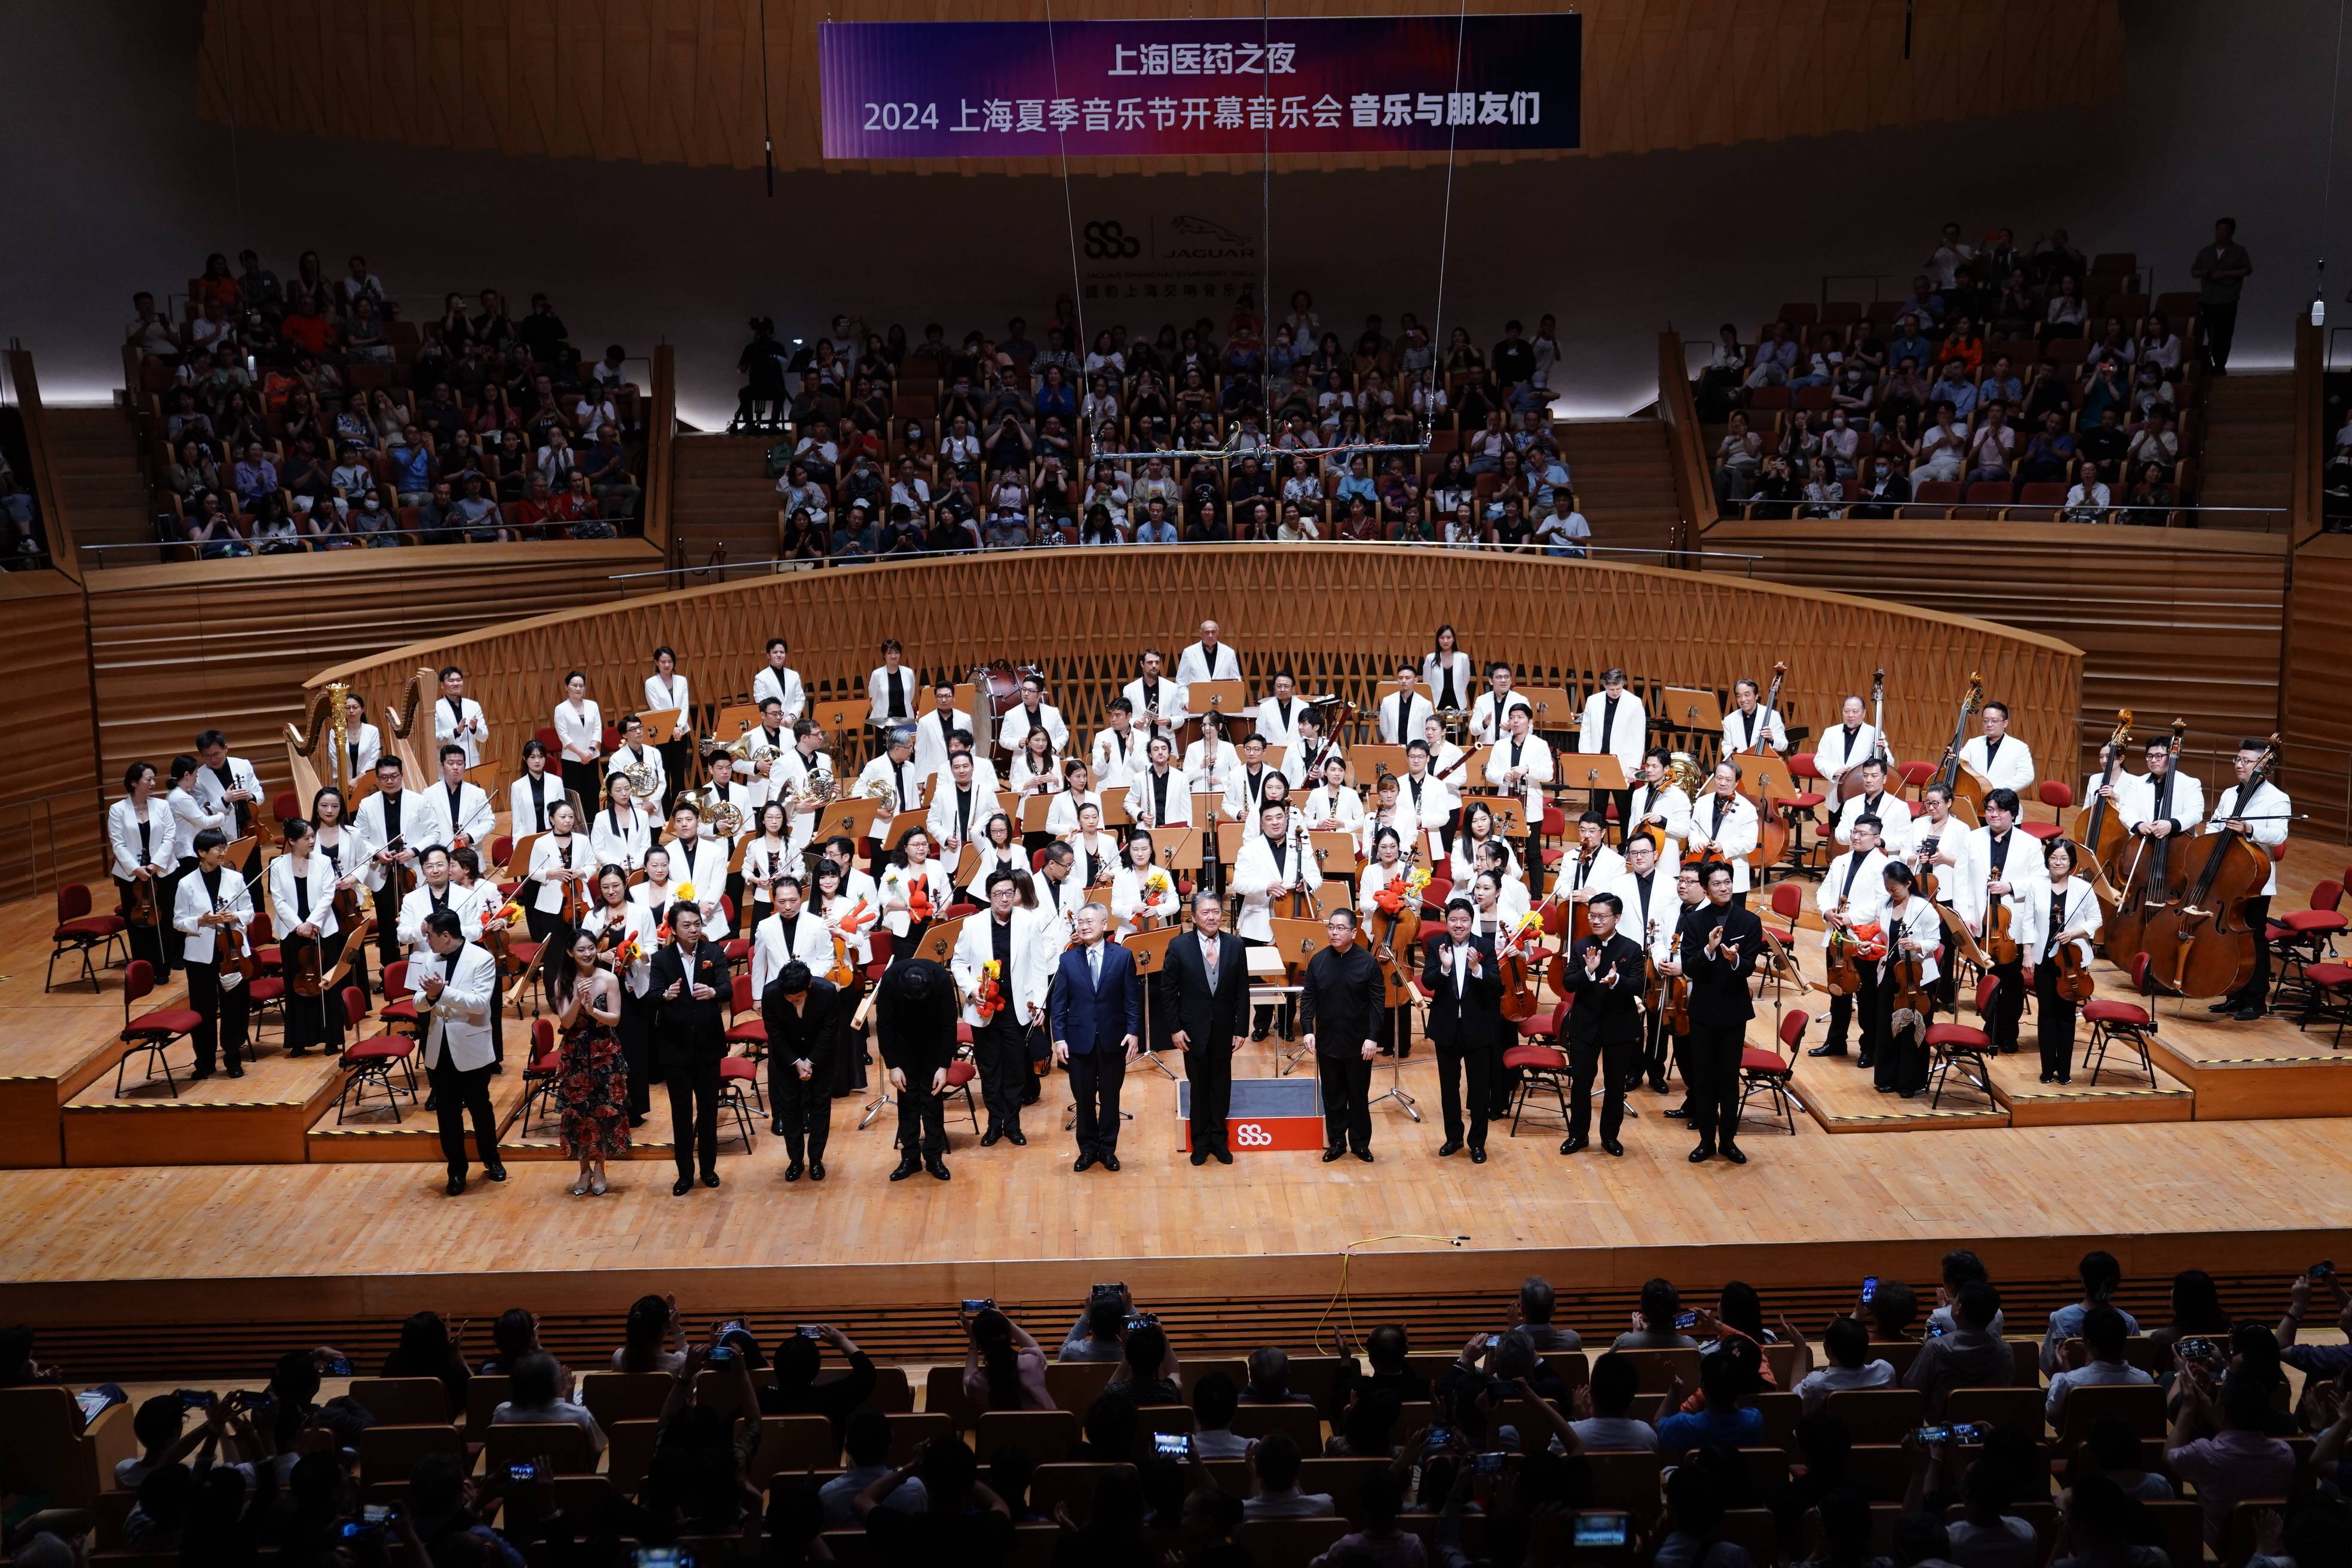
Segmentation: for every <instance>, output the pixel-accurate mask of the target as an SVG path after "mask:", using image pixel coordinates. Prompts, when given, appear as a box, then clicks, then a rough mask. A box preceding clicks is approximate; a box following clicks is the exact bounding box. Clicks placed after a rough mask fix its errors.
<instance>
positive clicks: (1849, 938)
mask: <svg viewBox="0 0 2352 1568" xmlns="http://www.w3.org/2000/svg"><path fill="white" fill-rule="evenodd" d="M1860 798H1861V797H1860V796H1856V797H1855V799H1856V800H1857V801H1858V800H1859V799H1860ZM1878 827H1879V822H1878V818H1877V817H1875V816H1870V815H1868V814H1864V815H1861V816H1856V817H1854V819H1853V822H1852V823H1851V824H1850V825H1848V827H1847V831H1846V832H1845V833H1844V835H1843V837H1844V838H1845V841H1846V842H1847V844H1848V845H1849V846H1851V847H1849V848H1848V849H1847V850H1846V851H1845V853H1843V854H1842V855H1840V856H1839V857H1838V858H1836V859H1834V860H1832V861H1831V862H1830V865H1829V869H1828V870H1827V871H1825V872H1823V873H1822V879H1821V884H1820V886H1818V887H1816V888H1815V889H1813V901H1814V903H1815V905H1816V906H1817V907H1818V908H1819V909H1820V910H1821V913H1822V973H1824V974H1826V973H1828V972H1829V952H1830V944H1831V942H1832V940H1835V941H1838V942H1842V943H1843V944H1844V945H1845V946H1846V947H1847V948H1848V949H1851V948H1852V947H1853V944H1854V943H1855V942H1856V941H1857V940H1858V939H1857V938H1855V937H1854V935H1853V931H1854V928H1856V927H1857V926H1866V925H1876V924H1877V923H1878V916H1879V911H1880V910H1883V909H1884V908H1885V905H1886V867H1887V864H1888V861H1887V858H1886V852H1885V850H1883V849H1881V848H1880V847H1878ZM1853 962H1854V966H1855V969H1856V970H1857V971H1860V970H1861V969H1862V968H1863V967H1864V961H1863V960H1861V959H1859V958H1857V959H1855V960H1854V961H1853ZM1859 995H1860V993H1859V992H1858V991H1856V992H1842V991H1836V990H1832V992H1831V994H1830V1024H1829V1033H1828V1034H1827V1035H1826V1036H1825V1037H1823V1038H1822V1043H1821V1044H1820V1045H1818V1046H1815V1047H1813V1048H1812V1049H1811V1050H1810V1051H1808V1052H1806V1053H1805V1054H1806V1055H1807V1056H1814V1057H1843V1056H1844V1055H1845V1041H1846V1034H1847V1031H1848V1030H1849V1029H1851V1028H1852V1027H1853V1015H1854V1004H1855V1000H1856V997H1857V996H1859ZM1860 999H1861V1003H1862V1065H1863V1066H1864V1068H1869V1067H1873V1066H1874V1065H1875V1064H1876V1062H1877V1060H1878V1045H1879V1041H1878V1009H1877V1008H1876V1007H1875V1006H1874V1005H1873V998H1871V997H1869V996H1861V997H1860Z"/></svg>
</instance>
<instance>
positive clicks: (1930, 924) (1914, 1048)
mask: <svg viewBox="0 0 2352 1568" xmlns="http://www.w3.org/2000/svg"><path fill="white" fill-rule="evenodd" d="M2017 837H2025V835H2022V834H2020V835H2018V836H2017ZM1882 879H1883V880H1884V881H1885V884H1886V902H1885V906H1884V907H1882V908H1881V909H1880V910H1879V913H1878V921H1879V925H1880V927H1881V928H1882V930H1883V931H1885V942H1886V956H1885V958H1883V959H1881V960H1879V962H1878V963H1877V965H1876V966H1875V968H1874V970H1871V971H1869V972H1867V973H1866V974H1865V983H1866V985H1867V988H1868V991H1869V996H1868V1000H1869V1003H1870V1005H1871V1008H1872V1010H1873V1014H1874V1017H1875V1018H1876V1020H1877V1031H1878V1042H1879V1044H1878V1060H1877V1062H1876V1064H1875V1065H1874V1067H1873V1068H1872V1076H1871V1087H1872V1088H1873V1089H1876V1090H1877V1091H1878V1092H1879V1093H1881V1094H1895V1095H1900V1096H1902V1097H1903V1098H1904V1099H1906V1100H1916V1099H1917V1098H1918V1097H1919V1096H1920V1095H1922V1094H1925V1093H1926V1092H1927V1030H1928V1027H1929V1025H1930V1024H1931V1022H1932V1021H1933V1016H1934V1012H1935V1008H1934V1005H1933V1004H1934V1002H1935V1000H1936V997H1937V991H1938V986H1937V982H1938V981H1940V980H1941V979H1942V977H1943V976H1942V972H1941V969H1940V967H1939V966H1938V965H1937V962H1936V950H1937V948H1938V947H1940V946H1942V945H1944V942H1945V936H1944V922H1943V920H1942V918H1941V917H1940V916H1938V915H1937V913H1936V909H1935V906H1934V905H1933V904H1931V903H1929V902H1928V901H1927V900H1926V899H1923V898H1920V897H1918V896H1917V895H1916V893H1915V892H1913V890H1912V882H1913V879H1912V875H1911V868H1909V867H1908V866H1906V865H1904V864H1903V863H1902V862H1901V861H1899V860H1897V861H1893V862H1890V863H1889V864H1888V865H1887V867H1886V869H1885V872H1884V873H1883V874H1882ZM1907 955H1916V957H1917V959H1918V962H1919V984H1920V988H1921V989H1922V990H1923V991H1925V992H1926V993H1927V1000H1928V1002H1929V1005H1928V1006H1927V1008H1925V1009H1923V1010H1921V1011H1919V1012H1916V1013H1915V1012H1912V1011H1910V1010H1909V1009H1897V1008H1896V1007H1895V993H1896V991H1897V989H1898V987H1899V984H1900V981H1901V974H1900V973H1899V970H1898V967H1897V966H1898V965H1899V964H1900V963H1902V962H1903V960H1904V959H1905V958H1906V956H1907Z"/></svg>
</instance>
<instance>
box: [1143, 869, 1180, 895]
mask: <svg viewBox="0 0 2352 1568" xmlns="http://www.w3.org/2000/svg"><path fill="white" fill-rule="evenodd" d="M1143 891H1144V896H1145V897H1147V898H1149V899H1151V900H1154V901H1155V902H1156V901H1158V900H1160V899H1162V898H1165V897H1166V896H1167V895H1168V894H1169V893H1171V892H1172V891H1174V884H1173V883H1171V882H1170V881H1169V880H1168V873H1167V872H1165V871H1162V870H1160V868H1158V867H1156V866H1155V867H1153V868H1152V871H1151V875H1150V876H1149V877H1146V878H1145V879H1143Z"/></svg>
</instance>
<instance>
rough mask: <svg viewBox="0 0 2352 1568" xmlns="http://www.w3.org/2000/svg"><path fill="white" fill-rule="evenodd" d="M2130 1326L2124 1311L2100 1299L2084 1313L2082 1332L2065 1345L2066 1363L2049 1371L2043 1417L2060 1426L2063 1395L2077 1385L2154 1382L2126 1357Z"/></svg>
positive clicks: (2094, 1385) (2054, 1425) (2104, 1385)
mask: <svg viewBox="0 0 2352 1568" xmlns="http://www.w3.org/2000/svg"><path fill="white" fill-rule="evenodd" d="M2130 1338H2131V1326H2130V1323H2129V1321H2128V1320H2127V1319H2126V1318H2125V1316H2124V1314H2123V1313H2121V1312H2119V1311H2117V1310H2115V1309H2114V1308H2113V1307H2110V1306H2107V1305H2106V1304H2105V1303H2104V1302H2102V1303H2101V1304H2099V1305H2098V1306H2095V1307H2093V1308H2092V1309H2091V1310H2088V1311H2086V1312H2084V1314H2083V1333H2082V1337H2081V1339H2080V1340H2079V1341H2077V1342H2074V1343H2073V1344H2071V1345H2070V1346H2069V1347H2068V1354H2067V1358H2066V1367H2065V1370H2064V1371H2063V1372H2057V1373H2052V1374H2051V1378H2050V1392H2049V1394H2047V1395H2045V1396H2044V1397H2043V1399H2042V1418H2043V1419H2044V1420H2046V1421H2048V1422H2049V1423H2050V1425H2051V1427H2052V1428H2053V1430H2058V1429H2062V1428H2063V1426H2064V1425H2065V1423H2064V1422H2063V1419H2062V1417H2063V1415H2064V1412H2065V1409H2066V1396H2067V1395H2068V1394H2072V1393H2073V1392H2074V1390H2076V1389H2078V1388H2099V1387H2111V1386H2112V1387H2120V1386H2124V1385H2127V1384H2147V1383H2154V1382H2155V1381H2156V1379H2154V1378H2153V1377H2150V1376H2149V1375H2148V1374H2147V1373H2145V1372H2143V1371H2141V1370H2140V1369H2139V1368H2138V1367H2136V1366H2134V1365H2132V1363H2130V1362H2129V1361H2128V1360H2126V1350H2127V1347H2128V1343H2129V1341H2130Z"/></svg>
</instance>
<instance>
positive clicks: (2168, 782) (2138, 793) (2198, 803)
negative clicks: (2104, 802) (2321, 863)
mask: <svg viewBox="0 0 2352 1568" xmlns="http://www.w3.org/2000/svg"><path fill="white" fill-rule="evenodd" d="M2100 787H2105V780H2104V775H2103V776H2102V779H2101V781H2100V783H2099V784H2096V785H2095V786H2094V790H2096V789H2097V788H2100ZM2114 789H2115V795H2114V796H2113V799H2112V801H2111V803H2110V804H2111V805H2113V807H2114V809H2115V810H2116V813H2117V814H2118V816H2120V818H2121V820H2122V822H2123V825H2124V826H2125V827H2126V828H2128V829H2129V830H2130V831H2132V832H2134V833H2137V834H2139V835H2141V836H2142V837H2149V838H2168V837H2172V836H2174V835H2176V834H2182V833H2194V832H2196V831H2197V828H2198V825H2199V824H2200V823H2202V822H2203V821H2204V820H2205V785H2204V783H2203V781H2202V780H2200V779H2199V778H2198V777H2197V775H2196V774H2194V773H2182V772H2181V771H2180V770H2179V768H2177V767H2174V766H2173V765H2172V737H2171V736H2169V735H2158V736H2157V737H2156V738H2155V739H2154V740H2151V741H2150V742H2148V743H2147V773H2142V774H2139V775H2137V777H2135V776H2134V775H2132V774H2130V773H2126V774H2124V775H2123V776H2121V777H2120V778H2118V779H2117V780H2116V783H2115V785H2114ZM2280 826H2281V828H2282V829H2284V826H2285V825H2284V823H2282V824H2280ZM2085 869H2087V868H2085Z"/></svg>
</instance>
